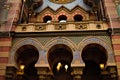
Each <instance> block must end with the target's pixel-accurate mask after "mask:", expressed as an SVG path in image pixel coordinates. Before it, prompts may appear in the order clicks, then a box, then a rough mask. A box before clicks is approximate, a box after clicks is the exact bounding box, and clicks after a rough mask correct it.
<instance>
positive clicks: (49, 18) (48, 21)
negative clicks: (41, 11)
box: [43, 16, 52, 23]
mask: <svg viewBox="0 0 120 80" xmlns="http://www.w3.org/2000/svg"><path fill="white" fill-rule="evenodd" d="M51 20H52V17H51V16H45V17H44V18H43V22H44V23H50V22H51Z"/></svg>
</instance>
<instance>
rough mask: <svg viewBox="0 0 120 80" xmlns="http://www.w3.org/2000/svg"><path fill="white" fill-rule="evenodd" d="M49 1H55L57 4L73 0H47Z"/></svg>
mask: <svg viewBox="0 0 120 80" xmlns="http://www.w3.org/2000/svg"><path fill="white" fill-rule="evenodd" d="M49 1H51V2H54V3H57V4H67V3H70V2H73V1H75V0H49Z"/></svg>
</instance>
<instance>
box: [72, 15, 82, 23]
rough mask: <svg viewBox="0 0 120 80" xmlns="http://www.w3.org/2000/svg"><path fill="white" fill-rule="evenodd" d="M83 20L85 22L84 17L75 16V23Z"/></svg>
mask: <svg viewBox="0 0 120 80" xmlns="http://www.w3.org/2000/svg"><path fill="white" fill-rule="evenodd" d="M82 20H83V17H82V16H81V15H79V14H77V15H75V16H74V21H76V22H79V21H82Z"/></svg>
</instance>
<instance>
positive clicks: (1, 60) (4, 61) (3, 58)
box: [0, 57, 8, 63]
mask: <svg viewBox="0 0 120 80" xmlns="http://www.w3.org/2000/svg"><path fill="white" fill-rule="evenodd" d="M0 63H8V57H0Z"/></svg>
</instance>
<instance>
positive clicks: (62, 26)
mask: <svg viewBox="0 0 120 80" xmlns="http://www.w3.org/2000/svg"><path fill="white" fill-rule="evenodd" d="M107 29H108V24H107V23H104V22H102V21H87V22H66V23H53V22H51V23H29V24H20V25H18V26H17V27H16V30H15V31H16V32H47V31H49V32H50V31H87V30H107Z"/></svg>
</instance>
